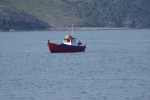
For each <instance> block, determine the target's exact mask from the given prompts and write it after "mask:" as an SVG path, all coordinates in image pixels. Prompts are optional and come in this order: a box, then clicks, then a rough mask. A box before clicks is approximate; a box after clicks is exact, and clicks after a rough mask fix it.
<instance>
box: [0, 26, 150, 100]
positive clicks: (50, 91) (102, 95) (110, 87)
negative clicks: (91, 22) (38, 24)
mask: <svg viewBox="0 0 150 100" xmlns="http://www.w3.org/2000/svg"><path fill="white" fill-rule="evenodd" d="M68 33H70V32H69V31H41V32H36V31H34V32H0V100H150V30H148V29H143V30H97V31H74V34H73V36H74V37H77V38H78V39H80V40H81V42H83V43H86V44H87V48H86V51H85V52H81V53H50V52H49V50H48V47H47V40H48V39H50V40H51V41H53V42H55V43H61V42H62V40H63V38H64V36H65V35H66V34H68Z"/></svg>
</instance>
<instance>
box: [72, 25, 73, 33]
mask: <svg viewBox="0 0 150 100" xmlns="http://www.w3.org/2000/svg"><path fill="white" fill-rule="evenodd" d="M72 35H73V24H72Z"/></svg>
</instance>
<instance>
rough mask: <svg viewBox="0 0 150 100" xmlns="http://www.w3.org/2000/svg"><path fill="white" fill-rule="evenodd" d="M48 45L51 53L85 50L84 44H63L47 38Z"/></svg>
mask: <svg viewBox="0 0 150 100" xmlns="http://www.w3.org/2000/svg"><path fill="white" fill-rule="evenodd" d="M48 47H49V50H50V51H51V53H59V52H85V48H86V45H83V46H70V45H65V44H60V45H58V44H55V43H51V42H50V41H49V40H48Z"/></svg>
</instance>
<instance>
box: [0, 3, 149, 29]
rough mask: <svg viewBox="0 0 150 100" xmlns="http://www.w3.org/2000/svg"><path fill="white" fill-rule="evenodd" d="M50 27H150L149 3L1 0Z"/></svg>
mask: <svg viewBox="0 0 150 100" xmlns="http://www.w3.org/2000/svg"><path fill="white" fill-rule="evenodd" d="M0 3H1V4H6V5H11V6H14V7H16V8H17V9H21V10H24V11H25V12H27V13H29V14H30V15H33V16H36V17H37V18H39V19H40V20H43V21H44V22H48V23H49V25H51V26H53V27H68V26H71V25H72V24H74V25H75V26H81V27H129V28H150V6H149V5H150V1H148V0H1V1H0Z"/></svg>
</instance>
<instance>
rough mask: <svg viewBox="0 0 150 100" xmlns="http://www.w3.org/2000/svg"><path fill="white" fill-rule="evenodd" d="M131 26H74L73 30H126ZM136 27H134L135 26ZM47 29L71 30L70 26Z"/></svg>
mask: <svg viewBox="0 0 150 100" xmlns="http://www.w3.org/2000/svg"><path fill="white" fill-rule="evenodd" d="M127 29H132V28H124V27H122V28H110V27H74V28H73V30H76V31H86V30H89V31H90V30H91V31H92V30H127ZM135 29H136V28H135ZM48 30H52V31H68V30H72V27H55V28H49V29H48Z"/></svg>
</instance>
